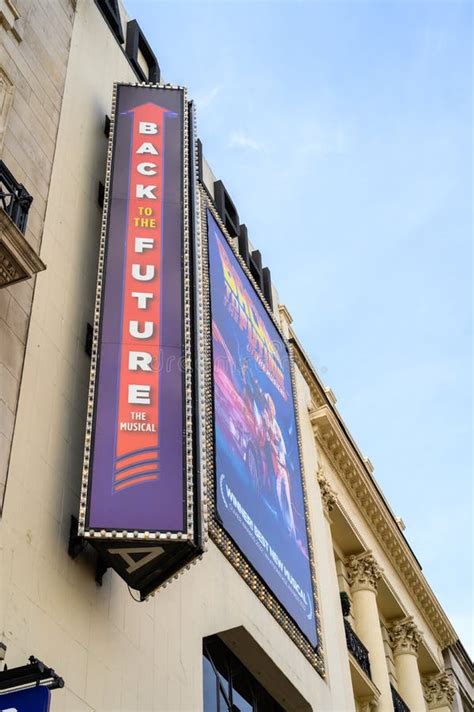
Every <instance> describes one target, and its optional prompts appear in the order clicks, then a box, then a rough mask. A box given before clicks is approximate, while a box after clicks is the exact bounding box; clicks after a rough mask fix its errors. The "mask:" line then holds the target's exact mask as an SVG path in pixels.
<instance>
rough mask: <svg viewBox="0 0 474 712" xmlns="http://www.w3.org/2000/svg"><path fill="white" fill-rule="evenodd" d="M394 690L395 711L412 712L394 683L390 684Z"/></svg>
mask: <svg viewBox="0 0 474 712" xmlns="http://www.w3.org/2000/svg"><path fill="white" fill-rule="evenodd" d="M390 688H391V690H392V701H393V710H394V712H410V708H409V707H408V705H407V704H406V703H405V702H404V701H403V700H402V698H401V697H400V695H399V694H398V692H397V691H396V689H395V688H394V686H393V685H390Z"/></svg>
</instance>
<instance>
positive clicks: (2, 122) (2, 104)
mask: <svg viewBox="0 0 474 712" xmlns="http://www.w3.org/2000/svg"><path fill="white" fill-rule="evenodd" d="M13 92H14V86H13V83H12V82H11V80H10V78H9V77H8V75H7V74H6V72H5V70H4V69H2V67H0V151H1V150H2V146H3V139H4V137H5V129H6V126H7V121H8V114H9V113H10V108H11V105H12V102H13Z"/></svg>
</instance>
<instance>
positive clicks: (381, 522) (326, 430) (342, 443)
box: [302, 365, 457, 648]
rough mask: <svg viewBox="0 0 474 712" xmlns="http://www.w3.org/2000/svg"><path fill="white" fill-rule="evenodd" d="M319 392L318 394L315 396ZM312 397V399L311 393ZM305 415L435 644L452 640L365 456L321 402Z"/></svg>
mask: <svg viewBox="0 0 474 712" xmlns="http://www.w3.org/2000/svg"><path fill="white" fill-rule="evenodd" d="M302 375H303V376H304V377H305V378H306V379H308V378H312V386H311V384H310V383H309V382H308V385H309V386H310V389H311V388H313V389H317V388H318V383H319V381H317V380H316V378H315V376H314V375H311V372H310V370H309V367H308V366H307V365H306V367H305V369H304V370H303V371H302ZM322 397H323V396H322V394H321V395H320V396H319V400H320V401H321V398H322ZM313 402H315V403H316V402H317V400H316V398H314V397H313ZM310 418H311V423H312V425H313V431H314V434H315V437H316V439H317V441H318V443H319V445H320V446H321V448H322V449H323V451H324V453H325V454H326V455H327V457H328V458H329V460H330V461H331V463H332V465H333V466H334V469H335V470H336V472H337V473H338V475H339V477H340V478H341V481H342V483H343V484H344V485H345V486H346V487H347V489H348V491H349V492H350V495H351V497H352V500H353V501H354V502H355V503H356V504H357V506H358V507H359V509H360V511H361V512H362V514H363V515H364V517H365V519H366V521H367V523H368V526H369V527H370V529H371V530H372V531H373V533H374V534H375V536H376V538H377V540H378V541H379V543H380V545H381V547H383V550H384V551H385V552H386V554H387V557H388V558H389V559H390V561H391V563H392V564H393V566H394V567H395V570H396V571H397V573H398V574H399V575H400V577H401V578H402V580H403V581H404V583H405V585H406V587H407V590H408V591H409V592H410V594H411V595H412V597H413V599H414V601H415V602H416V604H417V605H418V607H419V609H420V611H421V613H422V614H423V617H424V618H425V620H426V622H427V623H428V625H429V627H430V628H431V630H432V631H433V633H434V635H435V637H436V639H437V641H438V643H439V645H440V646H441V648H445V647H447V646H448V645H452V644H453V643H454V642H455V641H456V640H457V634H456V632H455V630H454V629H453V627H452V625H451V623H450V621H449V620H448V618H447V616H446V614H445V613H444V611H443V609H442V608H441V606H440V604H439V602H438V600H437V599H436V597H435V596H434V594H433V592H432V590H431V588H430V586H429V584H428V582H427V581H426V579H425V577H424V575H423V573H422V571H421V568H420V566H419V564H418V562H417V561H416V559H415V557H414V555H413V552H412V551H411V549H410V547H409V546H408V544H407V542H406V540H405V538H404V536H403V534H402V532H401V531H400V527H399V525H398V523H397V521H396V519H395V516H394V515H393V513H392V511H391V510H390V507H389V505H388V503H387V502H386V500H385V498H384V496H383V494H382V493H381V491H380V489H379V488H378V486H377V484H376V482H375V480H374V478H373V477H372V475H371V472H370V468H369V467H368V465H367V463H365V462H364V459H363V456H362V454H361V453H360V452H359V450H358V449H357V446H356V445H355V443H354V442H353V440H352V439H351V436H350V434H349V433H348V431H347V430H346V428H345V426H344V424H343V423H342V421H341V420H340V417H339V415H338V414H337V412H336V411H335V410H334V409H333V408H332V407H331V406H330V405H329V404H328V403H327V402H326V403H325V404H324V405H321V406H320V407H318V408H315V409H313V410H312V411H311V413H310Z"/></svg>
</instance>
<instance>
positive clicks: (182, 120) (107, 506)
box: [79, 84, 200, 597]
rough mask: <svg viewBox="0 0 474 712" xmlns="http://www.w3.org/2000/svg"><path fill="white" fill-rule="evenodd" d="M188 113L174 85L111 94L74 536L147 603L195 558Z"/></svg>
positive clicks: (188, 107)
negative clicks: (90, 546)
mask: <svg viewBox="0 0 474 712" xmlns="http://www.w3.org/2000/svg"><path fill="white" fill-rule="evenodd" d="M191 111H192V107H191V105H190V103H189V102H188V101H187V99H186V92H185V90H184V89H182V88H175V87H170V86H166V87H162V86H156V85H127V84H118V85H116V87H115V89H114V107H113V118H112V123H111V134H110V139H109V153H108V160H107V180H106V189H105V202H104V218H103V228H102V237H101V247H100V257H99V270H98V280H97V299H96V319H95V325H94V337H93V350H92V364H91V381H90V391H89V411H88V422H87V433H86V447H85V457H84V473H83V484H82V494H81V506H80V518H79V528H80V529H79V530H80V533H82V534H83V535H84V536H85V537H86V538H87V539H88V540H90V542H91V543H92V544H93V545H94V546H95V547H96V548H97V549H98V551H99V553H100V555H101V557H103V559H104V560H105V563H106V564H108V565H109V566H111V567H112V568H114V569H115V570H116V571H117V572H118V573H119V575H120V576H122V578H124V579H125V580H126V581H127V583H128V584H129V585H130V586H132V587H133V588H136V589H138V590H139V591H140V592H141V594H142V597H143V596H146V595H148V594H149V593H150V592H151V591H153V590H154V589H155V588H156V587H157V586H158V585H160V584H161V583H163V582H164V581H165V580H166V579H167V578H169V577H170V576H171V575H173V574H174V573H176V572H177V571H178V570H179V569H180V568H182V567H183V566H184V565H186V564H187V563H189V561H190V560H191V559H192V558H194V557H195V556H196V555H197V554H199V553H200V532H199V531H198V527H199V521H198V520H199V517H198V516H197V514H198V513H197V512H196V506H195V495H196V492H197V483H196V477H195V470H196V469H197V468H196V467H195V465H196V462H195V453H196V449H197V448H196V447H195V435H194V434H193V420H194V418H193V411H194V405H193V404H194V398H195V394H194V390H195V389H194V384H193V380H192V370H191V352H192V332H193V326H192V298H191V287H190V284H191V276H192V275H191V256H192V247H191V237H190V223H191V219H192V211H193V205H192V202H193V193H194V189H193V181H194V158H193V152H192V150H190V148H189V147H190V146H192V145H193V140H192V136H190V134H191V133H192V124H193V121H192V115H191ZM195 515H196V516H195Z"/></svg>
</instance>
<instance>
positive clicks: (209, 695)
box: [203, 636, 285, 712]
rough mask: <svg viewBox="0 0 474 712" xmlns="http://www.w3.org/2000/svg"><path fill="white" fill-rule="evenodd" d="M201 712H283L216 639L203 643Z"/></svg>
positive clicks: (220, 641)
mask: <svg viewBox="0 0 474 712" xmlns="http://www.w3.org/2000/svg"><path fill="white" fill-rule="evenodd" d="M203 688H204V712H285V710H284V709H283V707H281V706H280V705H279V704H278V703H277V702H275V700H274V699H273V697H271V696H270V695H269V693H268V692H267V691H266V690H265V688H264V687H262V685H261V684H260V683H259V682H258V681H257V680H256V679H255V678H254V677H253V675H251V673H250V672H249V671H248V670H247V669H246V668H245V667H244V665H242V663H241V662H240V660H239V659H238V658H237V657H236V656H235V655H234V654H233V653H232V652H231V651H230V650H229V649H228V648H227V646H226V645H224V643H223V642H222V640H220V638H218V637H217V636H212V637H210V638H206V639H205V640H204V646H203Z"/></svg>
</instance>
